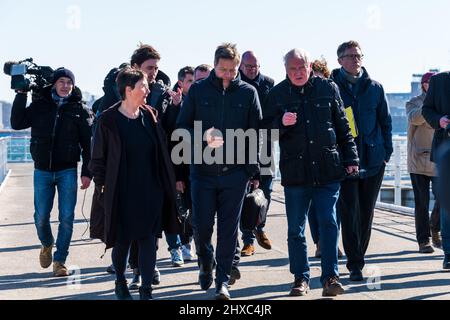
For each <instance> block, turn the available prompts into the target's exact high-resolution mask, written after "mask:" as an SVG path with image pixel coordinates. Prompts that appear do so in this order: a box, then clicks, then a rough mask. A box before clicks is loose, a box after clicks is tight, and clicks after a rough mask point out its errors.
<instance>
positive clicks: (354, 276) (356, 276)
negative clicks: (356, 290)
mask: <svg viewBox="0 0 450 320" xmlns="http://www.w3.org/2000/svg"><path fill="white" fill-rule="evenodd" d="M350 281H363V274H362V271H361V270H359V269H355V270H350Z"/></svg>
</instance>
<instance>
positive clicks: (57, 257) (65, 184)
mask: <svg viewBox="0 0 450 320" xmlns="http://www.w3.org/2000/svg"><path fill="white" fill-rule="evenodd" d="M55 187H56V188H55ZM56 189H58V209H59V216H58V220H59V227H58V237H57V240H56V251H55V253H54V256H53V260H54V261H58V262H61V263H65V262H66V259H67V256H68V254H69V246H70V240H71V239H72V233H73V220H74V215H75V214H74V211H75V204H76V202H77V169H76V168H73V169H67V170H62V171H57V172H48V171H42V170H38V169H35V170H34V210H35V212H34V223H35V226H36V230H37V234H38V237H39V240H40V241H41V244H42V245H43V246H45V247H49V246H51V245H52V244H53V243H54V238H53V234H52V229H51V226H50V212H51V211H52V208H53V200H54V197H55V190H56Z"/></svg>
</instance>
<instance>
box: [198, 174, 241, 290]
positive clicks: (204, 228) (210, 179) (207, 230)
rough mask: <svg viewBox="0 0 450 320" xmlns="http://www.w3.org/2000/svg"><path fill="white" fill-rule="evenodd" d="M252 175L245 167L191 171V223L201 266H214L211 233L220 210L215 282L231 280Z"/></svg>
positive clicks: (205, 267)
mask: <svg viewBox="0 0 450 320" xmlns="http://www.w3.org/2000/svg"><path fill="white" fill-rule="evenodd" d="M248 181H249V178H248V176H247V174H246V172H245V171H244V170H239V171H236V172H233V173H230V174H228V175H224V176H205V175H196V174H192V175H191V190H192V191H191V194H192V213H193V215H192V227H193V229H194V241H195V247H196V251H197V256H198V262H199V266H200V268H203V269H211V268H212V266H213V263H214V247H213V245H212V243H211V237H212V234H213V229H214V218H215V216H216V212H217V250H216V262H217V266H216V285H221V284H223V283H228V281H229V279H230V272H231V267H232V263H233V260H234V257H235V253H236V243H237V236H238V228H239V220H240V216H241V209H242V203H243V200H244V195H245V190H246V188H247V184H248Z"/></svg>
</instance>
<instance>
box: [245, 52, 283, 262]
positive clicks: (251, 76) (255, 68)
mask: <svg viewBox="0 0 450 320" xmlns="http://www.w3.org/2000/svg"><path fill="white" fill-rule="evenodd" d="M259 69H260V65H259V61H258V59H257V58H256V56H255V54H254V53H253V52H252V51H246V52H244V53H243V54H242V62H241V66H240V68H239V72H240V74H241V79H242V81H245V82H247V83H248V84H250V85H252V86H253V87H254V88H255V89H256V91H258V97H259V102H260V104H261V107H264V100H265V99H266V97H267V95H268V93H269V91H270V89H272V88H273V85H274V81H273V79H272V78H269V77H268V76H265V75H263V74H262V73H261V72H260V71H259ZM262 111H263V113H264V110H262ZM261 128H262V129H264V126H262V127H261ZM262 132H265V131H261V133H262ZM261 138H262V139H261V141H262V146H261V152H264V155H265V156H266V158H267V157H268V159H265V160H269V159H270V160H271V161H269V162H264V163H261V164H260V165H261V175H260V184H259V187H260V189H261V190H262V191H263V192H264V196H265V197H266V199H267V200H268V205H267V210H269V204H270V195H271V193H272V179H273V178H274V175H275V167H274V163H275V162H274V161H273V157H272V150H273V142H272V141H271V140H270V136H268V135H267V134H264V135H262V137H261ZM265 225H266V221H261V223H260V224H259V225H258V226H256V230H242V241H243V242H244V247H243V248H242V251H241V255H242V256H251V255H253V254H254V253H255V246H254V242H255V239H256V240H257V241H258V244H259V245H260V246H261V247H263V248H264V249H267V250H270V249H271V248H272V244H271V242H270V240H269V238H268V237H267V235H266V233H265V232H264V227H265Z"/></svg>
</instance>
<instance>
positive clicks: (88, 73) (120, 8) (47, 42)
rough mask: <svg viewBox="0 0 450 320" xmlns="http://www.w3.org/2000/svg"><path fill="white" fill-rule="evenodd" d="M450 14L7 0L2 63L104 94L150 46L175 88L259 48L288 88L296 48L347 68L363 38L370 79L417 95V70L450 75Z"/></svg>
mask: <svg viewBox="0 0 450 320" xmlns="http://www.w3.org/2000/svg"><path fill="white" fill-rule="evenodd" d="M449 12H450V2H449V1H448V0H428V1H420V2H418V1H406V0H397V1H388V0H372V1H364V0H358V1H357V0H340V1H325V0H321V1H303V0H258V1H256V0H248V1H244V0H240V1H239V0H228V1H226V0H222V1H215V0H209V1H207V0H192V1H186V0H185V1H178V0H171V1H153V0H146V1H145V0H128V1H115V0H108V1H104V0H95V1H92V0H71V1H66V0H58V1H56V0H42V1H28V0H0V13H1V17H2V18H1V19H0V63H1V65H3V63H4V62H5V61H10V60H15V61H17V60H22V59H25V58H29V57H33V58H34V61H35V62H36V63H37V64H39V65H48V66H51V67H53V68H54V69H55V68H57V67H61V66H64V67H66V68H69V69H70V70H72V71H73V72H74V73H75V77H76V85H77V86H78V87H80V88H81V89H82V90H83V91H88V92H90V93H92V94H95V95H98V96H100V95H101V94H102V85H103V79H104V77H105V75H106V74H107V73H108V71H109V70H110V69H111V68H113V67H115V66H118V65H120V64H121V63H122V62H129V59H130V57H131V55H132V52H133V51H134V50H135V49H136V48H137V46H138V44H139V43H140V42H142V43H147V44H151V45H152V46H154V47H155V48H156V49H157V50H158V51H159V52H160V54H161V56H162V59H161V61H160V69H161V70H163V71H164V72H166V73H167V74H168V75H169V76H170V78H171V80H172V83H174V82H175V81H176V75H177V72H178V70H179V69H180V68H181V67H184V66H186V65H191V66H194V67H195V66H197V65H199V64H201V63H208V64H211V65H212V64H213V58H214V51H215V49H216V47H217V46H218V45H220V44H221V43H223V42H231V43H236V44H237V47H238V50H239V51H240V52H241V53H242V52H244V51H246V50H253V51H254V52H255V54H256V55H257V57H258V58H259V61H260V64H261V72H262V73H263V74H266V75H268V76H270V77H272V78H274V79H275V81H276V82H279V81H281V80H283V79H284V78H285V74H286V73H285V69H284V65H283V55H284V54H285V53H286V52H287V51H289V50H290V49H292V48H303V49H305V50H307V51H308V52H310V54H311V56H312V57H313V58H320V57H321V56H323V57H324V58H325V59H326V60H327V61H328V64H329V66H330V68H337V67H338V66H339V65H338V63H337V59H336V50H337V47H338V46H339V44H341V43H342V42H344V41H348V40H357V41H358V42H359V43H360V44H361V46H362V49H363V53H364V55H365V58H364V66H365V67H366V68H367V70H368V72H369V74H370V76H371V77H372V78H373V79H375V80H377V81H379V82H381V84H382V85H383V86H384V88H385V90H386V92H409V91H410V82H411V80H412V74H413V73H424V72H426V71H428V70H429V69H430V68H433V69H435V68H437V69H440V70H441V71H444V70H449V69H450V20H449V17H448V13H449ZM2 69H3V68H2ZM0 70H1V69H0ZM9 88H10V77H9V76H6V75H5V74H3V73H1V74H0V100H5V101H12V100H13V99H14V92H13V91H12V90H10V89H9Z"/></svg>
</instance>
